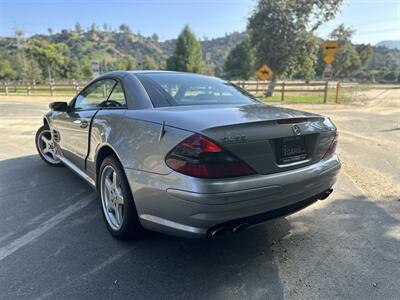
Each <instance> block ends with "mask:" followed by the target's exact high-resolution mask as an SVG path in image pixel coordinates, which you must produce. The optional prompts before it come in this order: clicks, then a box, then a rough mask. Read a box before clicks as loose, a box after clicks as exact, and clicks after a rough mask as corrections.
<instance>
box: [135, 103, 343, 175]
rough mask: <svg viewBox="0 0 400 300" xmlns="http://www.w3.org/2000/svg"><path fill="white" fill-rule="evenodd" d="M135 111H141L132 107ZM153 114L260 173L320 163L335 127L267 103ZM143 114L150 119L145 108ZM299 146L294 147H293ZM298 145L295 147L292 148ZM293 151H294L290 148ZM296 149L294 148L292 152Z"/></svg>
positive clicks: (169, 109)
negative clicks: (296, 156)
mask: <svg viewBox="0 0 400 300" xmlns="http://www.w3.org/2000/svg"><path fill="white" fill-rule="evenodd" d="M136 112H139V111H136ZM153 112H155V114H151V118H152V119H153V120H154V121H157V122H163V121H164V122H165V124H166V126H173V127H177V128H181V129H185V130H190V131H192V132H196V133H200V134H203V135H204V136H207V137H209V138H211V139H212V140H214V141H216V142H217V143H219V144H220V145H221V146H223V147H224V148H225V149H227V150H228V151H230V152H231V153H233V154H234V155H236V156H237V157H238V158H240V159H241V160H243V161H244V162H246V163H247V164H248V165H249V166H251V167H252V168H253V169H254V170H255V171H256V172H257V173H259V174H271V173H277V172H282V171H286V170H291V169H295V168H300V167H304V166H307V165H310V164H313V163H316V162H319V161H320V160H321V159H322V157H323V155H324V154H325V152H326V151H327V149H328V148H329V145H330V143H331V142H332V140H333V138H334V136H335V131H336V127H335V126H334V125H333V124H332V122H331V121H330V120H329V119H328V118H325V117H322V116H320V115H316V114H312V113H307V112H302V111H298V110H292V109H286V108H280V107H274V106H269V105H265V104H253V105H241V106H235V107H232V106H225V105H212V106H203V105H201V106H181V107H179V106H177V107H167V108H159V109H155V110H153ZM139 114H142V117H143V118H145V119H149V117H150V115H147V116H145V115H143V114H147V113H146V111H143V110H142V111H141V112H140V113H139ZM299 143H301V144H302V147H304V148H305V149H304V150H305V157H304V153H299V155H303V156H302V157H300V159H301V160H292V159H293V156H290V157H282V153H283V152H285V151H287V152H289V154H290V151H295V152H296V151H298V150H299V149H300V148H301V147H300V146H299V145H298V144H299ZM296 144H297V146H299V147H300V148H299V147H297V146H296ZM293 145H294V146H296V147H297V148H296V147H293ZM291 149H292V150H291ZM293 149H294V150H293Z"/></svg>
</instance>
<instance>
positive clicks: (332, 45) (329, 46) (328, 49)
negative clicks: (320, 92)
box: [322, 41, 339, 78]
mask: <svg viewBox="0 0 400 300" xmlns="http://www.w3.org/2000/svg"><path fill="white" fill-rule="evenodd" d="M323 46H324V49H323V50H322V53H324V54H325V56H324V58H323V60H324V62H325V64H326V65H325V70H324V73H323V74H322V75H323V77H324V78H325V77H328V78H330V77H332V63H333V62H334V61H335V54H336V52H337V50H338V48H339V43H338V42H335V41H326V42H324V44H323Z"/></svg>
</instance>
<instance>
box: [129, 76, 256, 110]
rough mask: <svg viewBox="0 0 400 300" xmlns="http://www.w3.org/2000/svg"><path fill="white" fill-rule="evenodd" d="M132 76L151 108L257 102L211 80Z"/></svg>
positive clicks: (246, 94) (182, 77) (237, 88)
mask: <svg viewBox="0 0 400 300" xmlns="http://www.w3.org/2000/svg"><path fill="white" fill-rule="evenodd" d="M136 76H137V77H138V78H139V80H140V81H141V83H142V84H143V86H144V88H145V89H146V91H147V94H148V95H149V97H150V99H151V101H152V102H153V105H154V106H155V107H162V106H177V105H209V104H250V103H254V102H258V100H257V99H256V98H254V97H253V96H252V95H250V94H249V93H247V92H246V91H244V90H242V89H241V88H239V87H237V86H235V85H233V84H232V83H229V82H226V81H223V80H221V79H218V78H214V77H207V76H202V75H195V74H184V73H167V72H166V73H142V74H136Z"/></svg>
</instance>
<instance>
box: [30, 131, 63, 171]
mask: <svg viewBox="0 0 400 300" xmlns="http://www.w3.org/2000/svg"><path fill="white" fill-rule="evenodd" d="M35 145H36V150H37V152H38V153H39V156H40V157H41V159H42V160H43V161H44V162H45V163H47V164H48V165H50V166H52V167H61V166H63V163H62V162H61V161H60V160H59V159H58V158H57V157H56V156H55V153H56V148H55V145H54V141H53V137H52V134H51V131H50V128H49V126H48V125H47V124H45V125H43V126H42V127H40V128H39V129H38V130H37V131H36V136H35Z"/></svg>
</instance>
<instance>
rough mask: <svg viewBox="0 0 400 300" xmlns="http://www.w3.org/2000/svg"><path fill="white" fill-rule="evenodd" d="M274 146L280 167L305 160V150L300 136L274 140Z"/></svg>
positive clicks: (302, 138)
mask: <svg viewBox="0 0 400 300" xmlns="http://www.w3.org/2000/svg"><path fill="white" fill-rule="evenodd" d="M275 145H276V155H277V161H278V164H280V165H283V164H288V163H293V162H297V161H301V160H305V159H307V149H306V145H305V143H304V137H302V136H294V137H287V138H281V139H276V140H275Z"/></svg>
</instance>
